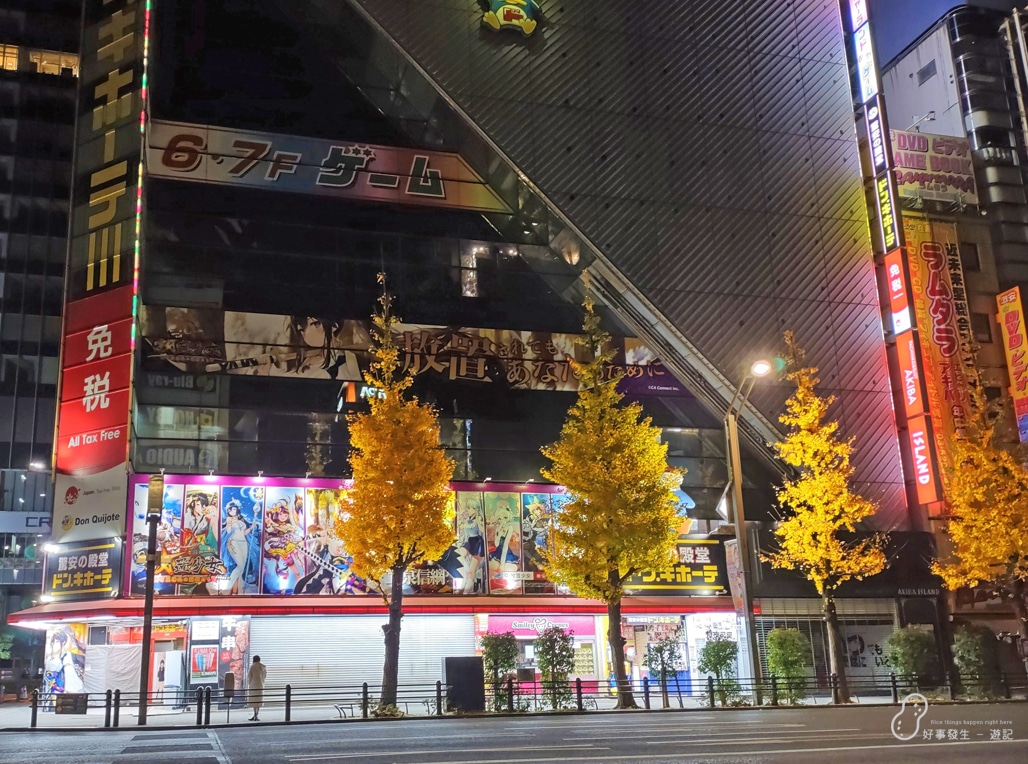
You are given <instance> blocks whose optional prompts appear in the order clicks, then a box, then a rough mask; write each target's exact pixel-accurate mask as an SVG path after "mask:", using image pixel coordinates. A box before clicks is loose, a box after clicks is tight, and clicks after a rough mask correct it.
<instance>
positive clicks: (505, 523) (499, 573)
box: [482, 491, 531, 594]
mask: <svg viewBox="0 0 1028 764" xmlns="http://www.w3.org/2000/svg"><path fill="white" fill-rule="evenodd" d="M482 501H483V504H484V506H485V527H486V540H487V544H488V549H489V592H490V593H492V594H521V581H522V578H523V576H522V573H521V496H520V495H519V494H516V493H493V492H488V491H487V492H486V493H484V494H483V495H482ZM529 575H531V574H529Z"/></svg>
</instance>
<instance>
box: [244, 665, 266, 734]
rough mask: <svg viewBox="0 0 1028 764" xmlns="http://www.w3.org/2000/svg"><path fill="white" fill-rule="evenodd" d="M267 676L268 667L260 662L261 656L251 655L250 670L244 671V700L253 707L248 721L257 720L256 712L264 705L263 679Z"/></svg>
mask: <svg viewBox="0 0 1028 764" xmlns="http://www.w3.org/2000/svg"><path fill="white" fill-rule="evenodd" d="M267 678H268V667H267V666H265V665H264V664H263V663H261V656H259V655H255V656H253V663H252V664H251V666H250V670H249V671H247V672H246V702H247V705H249V706H250V708H252V709H253V716H251V717H250V719H249V721H251V722H259V721H260V719H259V718H258V717H257V714H258V713H260V710H261V706H263V705H264V680H265V679H267Z"/></svg>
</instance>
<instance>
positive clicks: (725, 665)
mask: <svg viewBox="0 0 1028 764" xmlns="http://www.w3.org/2000/svg"><path fill="white" fill-rule="evenodd" d="M738 657H739V645H738V644H736V642H735V641H734V640H732V639H729V638H728V636H726V635H725V634H723V633H721V632H713V631H708V632H707V643H706V644H705V645H703V648H702V649H701V650H700V662H699V666H698V668H699V670H700V671H702V672H704V673H705V674H713V675H714V687H715V691H716V693H717V697H718V699H719V700H720V701H721V705H722V706H727V705H729V703H734V702H735V701H736V699H738V697H739V692H740V690H739V682H738V680H737V679H736V678H735V672H736V668H735V666H736V660H737V659H738Z"/></svg>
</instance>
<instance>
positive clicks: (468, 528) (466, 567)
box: [443, 491, 488, 594]
mask: <svg viewBox="0 0 1028 764" xmlns="http://www.w3.org/2000/svg"><path fill="white" fill-rule="evenodd" d="M456 523H457V543H456V545H455V547H454V549H455V552H456V555H457V561H456V562H457V564H456V565H455V566H453V569H452V570H451V571H450V573H451V575H452V576H453V591H454V593H456V594H488V589H487V588H486V582H485V572H486V566H485V515H484V514H483V512H482V494H481V493H478V492H477V491H457V506H456ZM449 557H452V556H449ZM447 559H448V556H444V560H443V561H444V562H445V561H447Z"/></svg>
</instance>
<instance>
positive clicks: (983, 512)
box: [933, 387, 1028, 644]
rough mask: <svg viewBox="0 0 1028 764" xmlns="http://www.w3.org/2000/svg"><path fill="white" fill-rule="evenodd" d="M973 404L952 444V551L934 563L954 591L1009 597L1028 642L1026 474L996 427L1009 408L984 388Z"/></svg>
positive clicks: (948, 524)
mask: <svg viewBox="0 0 1028 764" xmlns="http://www.w3.org/2000/svg"><path fill="white" fill-rule="evenodd" d="M971 403H972V405H971V416H970V417H969V421H968V423H967V427H966V429H965V431H964V433H963V437H961V438H958V439H956V440H954V441H952V442H951V444H950V448H951V449H952V454H953V459H952V462H953V469H952V471H951V473H950V475H949V491H948V493H947V498H948V499H949V515H948V517H947V519H946V525H945V528H946V534H947V536H948V540H949V544H950V549H949V554H948V555H946V556H944V557H943V558H942V559H940V560H939V561H937V562H936V563H935V565H934V566H933V567H934V570H935V572H936V573H938V574H939V575H940V576H941V577H942V579H943V581H945V583H946V586H947V587H949V589H950V590H951V591H955V590H956V589H958V588H960V587H963V586H967V587H974V586H987V587H989V588H990V589H991V590H992V591H993V592H994V593H995V594H996V595H997V596H999V597H1002V598H1004V599H1007V600H1009V601H1011V603H1012V604H1013V606H1014V610H1015V612H1016V613H1017V617H1018V620H1019V622H1020V632H1021V638H1022V639H1025V640H1028V602H1026V597H1028V472H1026V471H1025V469H1024V467H1023V466H1022V464H1021V462H1020V460H1018V459H1017V457H1016V456H1015V455H1014V453H1013V450H1014V446H1013V445H1011V446H1007V447H1004V445H1003V444H1002V437H1001V436H1002V433H1001V432H998V431H997V430H998V429H999V427H998V426H999V425H1000V424H1001V423H1003V422H1006V421H1008V418H1009V412H1008V411H1003V410H1002V409H1001V408H1000V407H996V408H994V407H992V406H990V405H989V402H988V401H987V400H986V398H985V395H984V393H983V391H982V389H981V388H980V387H975V388H974V389H973V390H972V400H971ZM1004 414H1006V416H1004ZM1026 644H1028V643H1026Z"/></svg>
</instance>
